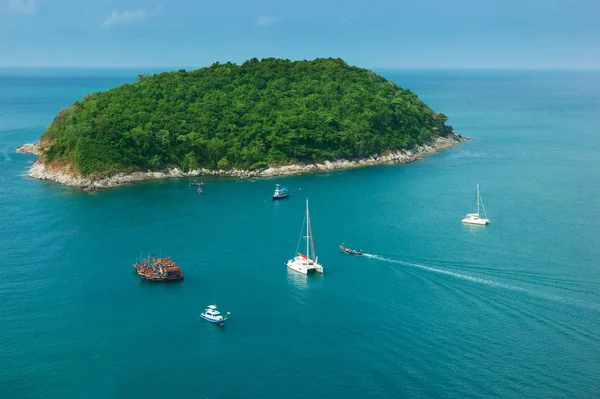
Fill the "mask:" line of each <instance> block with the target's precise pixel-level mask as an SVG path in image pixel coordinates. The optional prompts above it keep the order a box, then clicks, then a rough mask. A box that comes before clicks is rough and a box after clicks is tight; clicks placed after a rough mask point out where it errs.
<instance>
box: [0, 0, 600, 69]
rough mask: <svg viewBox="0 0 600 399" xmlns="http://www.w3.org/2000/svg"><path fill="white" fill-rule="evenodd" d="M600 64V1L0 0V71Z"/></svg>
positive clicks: (565, 66)
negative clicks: (268, 63) (292, 64)
mask: <svg viewBox="0 0 600 399" xmlns="http://www.w3.org/2000/svg"><path fill="white" fill-rule="evenodd" d="M253 57H256V58H259V59H260V58H265V57H280V58H289V59H292V60H297V59H314V58H317V57H339V58H342V59H344V60H345V61H347V62H348V63H350V64H352V65H357V66H361V67H365V68H511V69H512V68H515V69H600V0H502V1H495V0H447V1H444V0H413V1H401V0H369V1H356V0H345V1H329V0H302V1H298V0H296V1H285V0H277V1H275V0H245V1H239V0H230V1H218V0H213V1H206V0H169V1H166V0H143V1H142V0H0V67H139V66H146V67H187V68H194V67H202V66H206V65H210V64H212V63H213V62H215V61H219V62H227V61H231V62H235V63H241V62H243V61H245V60H247V59H250V58H253Z"/></svg>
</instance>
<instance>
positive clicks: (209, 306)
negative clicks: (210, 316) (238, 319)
mask: <svg viewBox="0 0 600 399" xmlns="http://www.w3.org/2000/svg"><path fill="white" fill-rule="evenodd" d="M216 308H217V307H216V306H215V305H208V307H207V309H216Z"/></svg>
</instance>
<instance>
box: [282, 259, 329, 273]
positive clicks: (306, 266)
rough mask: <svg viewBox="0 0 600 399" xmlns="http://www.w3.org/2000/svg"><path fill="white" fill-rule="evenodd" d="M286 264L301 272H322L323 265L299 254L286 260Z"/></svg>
mask: <svg viewBox="0 0 600 399" xmlns="http://www.w3.org/2000/svg"><path fill="white" fill-rule="evenodd" d="M286 265H287V267H289V268H290V269H292V270H293V271H295V272H298V273H302V274H312V273H323V266H321V265H319V264H318V263H315V262H313V261H311V260H306V259H304V258H301V257H299V256H296V257H295V258H294V259H290V260H288V261H287V263H286Z"/></svg>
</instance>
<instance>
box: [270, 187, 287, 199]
mask: <svg viewBox="0 0 600 399" xmlns="http://www.w3.org/2000/svg"><path fill="white" fill-rule="evenodd" d="M289 196H290V192H289V190H288V188H287V187H286V186H280V185H279V184H276V185H275V192H274V193H273V199H274V200H276V199H283V198H287V197H289Z"/></svg>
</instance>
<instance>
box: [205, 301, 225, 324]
mask: <svg viewBox="0 0 600 399" xmlns="http://www.w3.org/2000/svg"><path fill="white" fill-rule="evenodd" d="M200 317H202V318H203V319H204V320H206V321H208V322H210V323H214V324H218V325H220V326H222V325H223V324H225V321H227V318H226V317H223V315H222V314H221V312H219V311H218V310H217V305H208V307H207V308H206V309H204V313H200Z"/></svg>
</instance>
